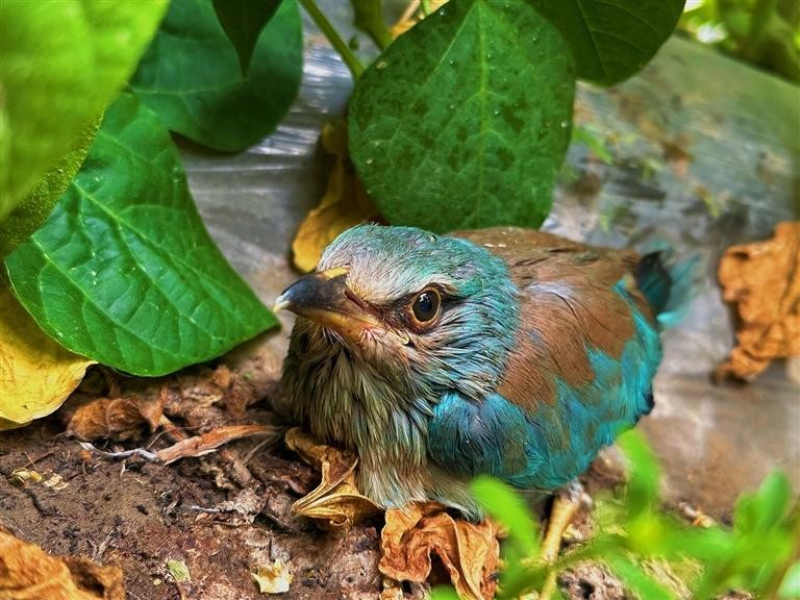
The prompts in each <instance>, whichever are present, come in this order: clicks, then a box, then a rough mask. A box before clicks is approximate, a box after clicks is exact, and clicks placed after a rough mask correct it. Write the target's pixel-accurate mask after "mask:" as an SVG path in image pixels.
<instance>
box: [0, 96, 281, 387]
mask: <svg viewBox="0 0 800 600" xmlns="http://www.w3.org/2000/svg"><path fill="white" fill-rule="evenodd" d="M6 267H7V270H8V274H9V278H10V281H11V286H12V289H13V291H14V294H15V295H16V296H17V298H18V299H19V300H20V302H21V303H22V304H23V306H24V307H25V308H26V309H27V310H28V312H29V313H30V314H31V315H32V316H33V318H34V319H35V320H36V322H37V323H38V324H39V326H40V327H42V329H44V330H45V331H46V332H47V333H48V334H49V335H50V336H51V337H53V338H54V339H56V340H57V341H58V342H60V343H61V344H62V345H63V346H65V347H66V348H68V349H69V350H72V351H73V352H76V353H78V354H81V355H83V356H88V357H90V358H93V359H95V360H97V361H98V362H100V363H103V364H106V365H109V366H111V367H114V368H116V369H119V370H122V371H126V372H129V373H134V374H136V375H163V374H165V373H169V372H172V371H175V370H177V369H179V368H181V367H184V366H186V365H189V364H192V363H196V362H199V361H203V360H208V359H210V358H213V357H215V356H218V355H219V354H221V353H223V352H225V351H226V350H228V349H229V348H231V347H232V346H234V345H235V344H237V343H239V342H242V341H244V340H246V339H249V338H251V337H253V336H255V335H256V334H257V333H259V332H260V331H263V330H264V329H266V328H268V327H271V326H272V325H274V324H275V323H276V320H275V318H274V317H273V316H272V315H271V314H270V313H269V311H268V310H267V309H266V308H264V306H263V305H262V304H261V302H259V300H258V299H257V298H256V297H255V295H254V294H253V293H252V292H251V291H250V289H249V288H248V287H247V285H246V284H245V283H244V282H243V281H242V280H241V279H240V278H239V276H238V275H237V274H236V273H235V272H234V271H233V269H231V267H230V266H229V265H228V263H227V262H226V261H225V259H224V258H223V256H222V254H221V253H220V252H219V250H218V249H217V247H216V246H215V245H214V243H213V241H212V240H211V237H210V236H209V235H208V233H207V232H206V230H205V228H204V227H203V223H202V221H201V220H200V217H199V215H198V214H197V210H196V209H195V207H194V204H193V202H192V198H191V195H190V194H189V188H188V185H187V183H186V174H185V173H184V171H183V168H182V167H181V163H180V158H179V156H178V152H177V149H176V148H175V145H174V144H173V142H172V140H171V139H170V136H169V133H168V132H167V130H166V129H165V128H164V126H163V125H162V124H161V121H160V120H159V118H158V116H157V115H156V114H154V113H153V112H152V111H151V110H149V109H148V108H146V107H145V106H143V105H141V104H140V103H139V102H138V100H137V99H136V98H135V97H134V96H132V95H130V94H124V95H122V96H121V97H120V98H119V99H118V100H117V101H116V102H115V103H114V104H113V105H112V106H111V107H110V108H109V109H108V111H107V112H106V115H105V118H104V120H103V124H102V125H101V127H100V129H99V131H98V133H97V137H96V138H95V142H94V144H93V145H92V148H91V150H90V151H89V155H88V156H87V158H86V161H85V162H84V164H83V167H81V170H80V172H79V173H78V175H77V177H76V178H75V179H74V180H73V182H72V184H71V185H70V187H69V188H68V189H67V192H66V193H65V194H64V196H63V197H62V199H61V201H60V202H59V203H58V204H57V205H56V208H55V209H54V210H53V213H52V214H51V215H50V218H49V219H48V220H47V222H46V223H45V224H44V225H43V226H42V227H41V228H40V229H39V230H38V231H37V232H36V233H35V234H34V235H33V236H32V237H31V238H30V239H29V240H28V241H27V242H25V243H24V244H22V245H21V246H20V247H19V248H17V250H16V251H15V252H14V253H13V254H11V255H10V256H9V257H8V258H7V259H6Z"/></svg>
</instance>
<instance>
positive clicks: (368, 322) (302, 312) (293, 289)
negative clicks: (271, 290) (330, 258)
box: [272, 268, 382, 341]
mask: <svg viewBox="0 0 800 600" xmlns="http://www.w3.org/2000/svg"><path fill="white" fill-rule="evenodd" d="M284 309H285V310H290V311H292V312H293V313H295V314H296V315H298V316H300V317H305V318H307V319H311V320H312V321H316V322H317V323H319V324H320V325H324V326H326V327H330V328H331V329H333V330H335V331H337V332H339V333H341V334H342V335H344V336H346V337H348V338H350V339H353V340H356V341H357V340H358V339H359V336H360V334H361V333H362V332H363V331H364V330H365V329H369V328H375V327H380V328H382V324H381V322H380V320H379V319H378V318H377V316H376V315H375V314H374V313H373V312H371V311H370V310H369V307H368V306H367V305H366V304H365V303H364V302H361V301H359V300H358V298H357V296H355V294H354V293H353V292H351V291H350V290H349V288H348V287H347V269H345V268H337V269H331V270H329V271H322V272H320V273H311V274H309V275H306V276H304V277H301V278H300V279H298V280H297V281H295V282H294V283H293V284H292V285H290V286H289V287H288V288H286V290H285V291H284V292H283V293H282V294H281V295H280V296H278V298H277V299H276V300H275V304H274V305H273V307H272V310H273V312H278V311H279V310H284Z"/></svg>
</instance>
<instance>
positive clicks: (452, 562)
mask: <svg viewBox="0 0 800 600" xmlns="http://www.w3.org/2000/svg"><path fill="white" fill-rule="evenodd" d="M497 535H498V528H497V525H496V524H495V523H494V522H493V521H491V520H489V519H486V520H484V522H483V523H480V524H475V523H470V522H469V521H465V520H463V519H456V518H454V517H453V516H451V515H450V514H448V513H447V512H446V511H445V508H444V507H443V506H442V505H441V504H438V503H436V502H426V503H416V504H412V505H411V506H409V507H407V508H406V509H403V510H399V509H389V510H388V511H386V525H385V526H384V528H383V531H382V532H381V550H382V551H383V556H382V558H381V561H380V564H379V565H378V568H379V569H380V571H381V573H383V574H384V575H386V576H387V577H390V578H391V579H396V580H398V581H415V582H423V581H425V580H426V579H427V578H428V576H429V575H430V572H431V566H432V565H431V560H432V557H433V556H434V555H435V556H437V557H438V558H439V559H440V560H441V562H442V564H443V565H444V567H445V569H447V572H448V573H449V575H450V580H451V581H452V582H453V585H454V586H455V588H456V592H458V596H459V598H461V599H462V600H483V599H486V600H488V599H491V598H493V597H494V592H495V587H496V585H497V583H496V580H495V577H494V576H495V574H496V571H497V562H498V559H499V556H500V544H499V542H498V540H497Z"/></svg>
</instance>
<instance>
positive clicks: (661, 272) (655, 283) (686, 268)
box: [635, 249, 700, 328]
mask: <svg viewBox="0 0 800 600" xmlns="http://www.w3.org/2000/svg"><path fill="white" fill-rule="evenodd" d="M699 262H700V257H699V256H697V255H695V256H692V257H690V258H688V259H685V260H681V261H676V260H675V258H674V256H673V253H672V251H671V250H669V249H661V250H657V251H655V252H650V253H648V254H645V255H644V256H643V257H642V260H641V261H639V264H638V265H637V267H636V273H635V275H636V282H637V284H638V286H639V289H640V290H641V291H642V293H643V294H644V296H645V298H647V301H648V302H649V303H650V306H652V307H653V310H654V311H655V313H656V315H657V318H658V322H659V324H660V325H661V326H662V327H664V328H667V327H673V326H674V325H677V324H678V322H680V320H681V319H682V318H683V316H684V315H685V314H686V311H687V310H688V308H689V305H690V304H691V302H692V300H693V299H694V297H695V295H696V293H697V286H696V285H695V279H696V273H697V267H698V264H699Z"/></svg>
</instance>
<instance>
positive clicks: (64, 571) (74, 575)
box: [0, 527, 125, 600]
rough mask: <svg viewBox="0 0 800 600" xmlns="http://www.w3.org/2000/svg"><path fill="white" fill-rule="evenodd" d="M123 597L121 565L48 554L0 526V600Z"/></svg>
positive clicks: (114, 599) (111, 599) (115, 599)
mask: <svg viewBox="0 0 800 600" xmlns="http://www.w3.org/2000/svg"><path fill="white" fill-rule="evenodd" d="M34 598H35V599H38V598H47V600H125V585H124V583H123V578H122V569H120V568H119V567H114V566H105V567H104V566H100V565H98V564H95V563H93V562H92V561H90V560H89V559H87V558H82V557H69V556H68V557H64V558H59V557H57V556H51V555H50V554H48V553H47V552H45V551H44V550H42V549H41V548H40V547H39V546H37V545H36V544H28V543H26V542H23V541H22V540H19V539H17V538H16V537H14V536H13V535H11V533H10V532H9V531H7V530H6V529H4V528H3V527H0V600H32V599H34Z"/></svg>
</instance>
